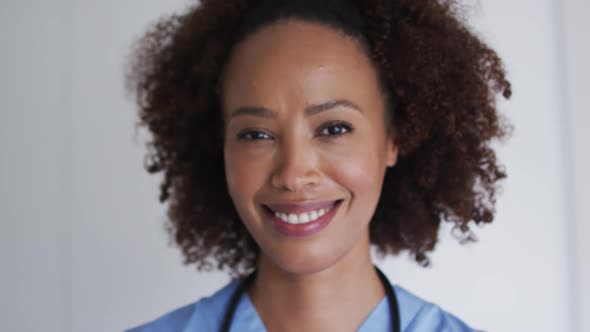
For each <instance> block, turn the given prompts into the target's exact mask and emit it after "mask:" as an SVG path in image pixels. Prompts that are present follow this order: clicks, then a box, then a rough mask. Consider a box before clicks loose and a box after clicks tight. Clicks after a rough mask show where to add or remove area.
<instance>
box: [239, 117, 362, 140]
mask: <svg viewBox="0 0 590 332" xmlns="http://www.w3.org/2000/svg"><path fill="white" fill-rule="evenodd" d="M329 128H341V129H344V130H345V132H344V133H339V134H333V135H331V134H327V135H319V136H321V137H328V138H337V137H340V136H343V135H346V134H350V133H351V132H352V131H353V130H354V128H353V127H352V125H351V124H350V123H347V122H344V121H330V122H328V123H326V124H324V125H322V126H321V127H320V130H319V131H320V132H323V131H324V130H326V129H329ZM259 134H263V135H266V136H268V137H270V138H272V137H271V135H270V134H268V133H266V132H265V131H264V130H250V129H247V130H244V131H242V132H240V133H238V135H237V137H238V140H240V141H259V140H264V139H268V138H252V137H251V136H252V135H259ZM248 136H250V137H248Z"/></svg>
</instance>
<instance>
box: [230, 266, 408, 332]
mask: <svg viewBox="0 0 590 332" xmlns="http://www.w3.org/2000/svg"><path fill="white" fill-rule="evenodd" d="M375 270H376V271H377V274H378V275H379V279H381V283H382V284H383V287H384V288H385V294H386V295H387V300H388V302H389V315H390V317H391V325H392V326H393V329H392V330H393V332H400V331H401V322H400V319H399V307H398V304H397V298H396V296H395V290H394V289H393V287H392V286H391V283H390V282H389V280H388V279H387V277H386V276H385V274H383V272H381V270H379V268H378V267H376V266H375ZM255 277H256V271H254V272H252V273H250V275H248V276H247V277H246V278H245V279H244V280H242V281H241V282H240V284H239V285H238V287H237V288H236V290H235V291H234V293H233V294H232V296H231V298H230V301H229V304H228V306H227V309H226V311H225V315H224V317H223V324H221V330H220V331H221V332H229V328H230V326H231V323H232V320H233V318H234V313H235V311H236V307H237V306H238V302H239V300H240V298H241V297H242V295H243V294H244V292H245V291H246V288H248V286H249V285H250V284H251V283H252V282H253V281H254V278H255Z"/></svg>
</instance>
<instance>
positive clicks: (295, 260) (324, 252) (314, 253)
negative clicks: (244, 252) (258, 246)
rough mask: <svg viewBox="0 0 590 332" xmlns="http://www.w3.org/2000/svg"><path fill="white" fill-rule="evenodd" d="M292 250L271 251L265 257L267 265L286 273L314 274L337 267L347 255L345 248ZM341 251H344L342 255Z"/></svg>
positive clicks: (302, 248)
mask: <svg viewBox="0 0 590 332" xmlns="http://www.w3.org/2000/svg"><path fill="white" fill-rule="evenodd" d="M289 249H290V250H271V251H270V253H272V254H270V255H268V254H266V253H265V252H264V251H263V252H262V254H263V255H265V257H264V259H265V260H266V262H267V263H270V264H272V265H273V266H274V267H275V268H277V269H280V270H282V271H283V272H285V273H289V274H294V275H301V274H313V273H317V272H321V271H324V270H326V269H329V268H330V267H332V266H334V265H336V264H337V263H338V262H339V260H340V259H341V257H342V256H344V255H345V251H346V250H345V248H339V249H340V250H338V248H325V247H323V248H315V250H313V249H314V248H313V247H309V246H307V247H306V246H305V245H303V247H301V246H299V247H298V248H289ZM340 251H343V252H342V253H340Z"/></svg>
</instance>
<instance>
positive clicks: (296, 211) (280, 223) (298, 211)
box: [262, 199, 343, 237]
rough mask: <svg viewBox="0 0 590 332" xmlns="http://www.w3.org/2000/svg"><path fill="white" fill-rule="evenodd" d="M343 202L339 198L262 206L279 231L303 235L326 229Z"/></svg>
mask: <svg viewBox="0 0 590 332" xmlns="http://www.w3.org/2000/svg"><path fill="white" fill-rule="evenodd" d="M342 202H343V200H342V199H339V200H335V201H325V202H316V203H306V204H269V206H267V205H262V207H263V209H264V211H265V214H266V215H267V217H268V219H269V220H270V221H271V223H272V225H273V226H274V228H275V229H276V230H277V231H278V232H279V233H281V234H283V235H286V236H295V237H302V236H310V235H313V234H315V233H317V232H319V231H321V230H322V229H324V228H325V227H326V226H327V225H328V224H329V223H330V222H331V221H332V218H333V217H334V215H335V214H336V212H337V210H338V208H339V207H340V205H341V204H342ZM273 208H274V209H273Z"/></svg>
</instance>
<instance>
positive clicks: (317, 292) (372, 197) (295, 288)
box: [222, 20, 397, 332]
mask: <svg viewBox="0 0 590 332" xmlns="http://www.w3.org/2000/svg"><path fill="white" fill-rule="evenodd" d="M380 91H381V90H380V89H379V84H378V80H377V75H376V72H375V69H374V67H373V65H372V64H371V61H370V59H369V58H368V57H367V56H366V54H365V53H364V52H363V51H362V49H361V48H360V46H359V44H358V43H357V41H355V40H353V39H352V38H350V37H348V36H346V35H344V34H342V33H340V32H338V31H336V30H333V29H332V28H329V27H326V26H323V25H319V24H317V23H309V22H304V21H299V20H288V21H285V20H283V21H280V22H278V23H275V24H273V25H270V26H267V27H264V28H262V29H261V30H259V31H258V32H256V33H254V34H252V35H250V36H248V37H247V38H246V39H245V40H244V41H242V42H241V43H240V44H238V45H236V48H235V49H234V51H233V52H232V54H231V56H230V58H229V60H228V63H227V65H226V68H225V71H224V79H223V85H222V101H223V112H224V119H225V143H224V156H225V172H226V177H227V184H228V189H229V192H230V196H231V198H232V200H233V203H234V205H235V207H236V210H237V211H238V214H239V216H240V218H241V219H242V221H243V222H244V224H245V226H246V228H247V229H248V231H249V232H250V234H251V235H252V236H253V238H254V239H255V240H256V242H257V243H258V245H259V247H260V249H261V255H260V260H259V262H258V276H257V278H256V280H255V282H254V284H253V286H252V287H251V288H250V289H248V290H247V292H248V296H249V297H250V299H251V301H252V303H253V304H254V306H255V308H256V310H257V312H258V314H259V315H260V317H261V319H262V321H263V322H264V324H265V327H266V328H267V330H269V331H302V330H304V331H312V332H313V331H354V330H356V329H357V328H358V327H359V326H360V325H361V323H362V322H363V321H364V320H365V319H366V317H367V315H368V314H369V313H370V312H371V311H372V310H373V309H374V307H375V306H376V305H377V303H379V301H381V300H382V299H383V297H384V296H385V292H384V289H383V287H382V285H381V283H380V281H379V279H378V277H377V274H376V273H375V271H374V268H373V265H372V264H373V263H372V260H371V255H370V241H369V221H370V219H371V217H372V215H373V213H374V211H375V208H376V206H377V202H378V199H379V195H380V193H381V187H382V185H383V178H384V174H385V171H386V168H387V167H391V166H393V165H394V164H395V162H396V159H397V147H396V145H395V144H394V141H393V138H392V137H391V136H390V135H388V134H387V130H386V129H387V125H386V124H385V122H384V119H385V118H386V117H385V106H384V98H383V96H382V95H381V92H380ZM334 100H347V101H348V104H349V105H343V104H340V105H336V106H334V107H327V108H326V109H324V110H323V111H321V112H315V113H313V114H309V113H306V108H308V107H309V106H310V105H318V104H323V103H326V102H330V101H334ZM351 105H355V106H351ZM244 107H250V108H253V107H255V108H264V109H266V111H265V112H264V113H262V114H261V112H260V111H258V112H252V111H250V112H248V111H238V110H239V109H241V108H242V109H243V108H244ZM355 107H356V108H358V109H355ZM334 121H337V122H339V123H334ZM341 123H345V124H344V125H342V124H341ZM326 200H343V201H342V204H341V205H340V207H339V208H338V210H337V212H336V214H335V215H334V218H333V219H332V221H331V223H330V224H329V225H328V226H327V227H326V228H325V229H323V230H322V231H321V232H319V233H316V234H314V235H311V236H308V237H288V236H285V235H282V234H280V233H278V232H277V231H276V230H275V229H274V228H273V227H272V225H271V223H270V222H269V218H268V217H267V215H266V214H265V211H264V209H263V207H262V204H271V203H297V202H306V201H326Z"/></svg>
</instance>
